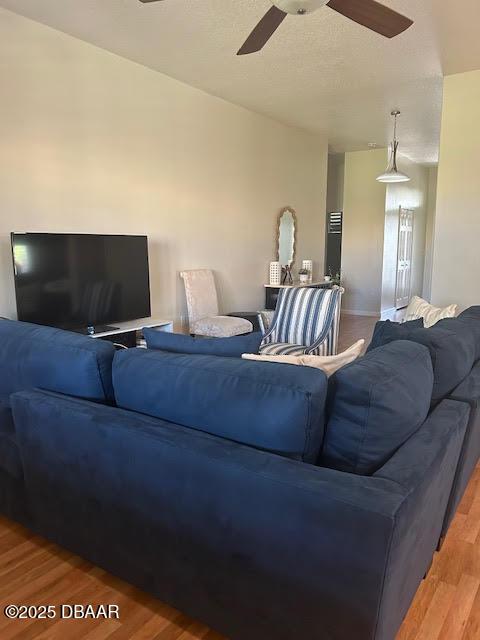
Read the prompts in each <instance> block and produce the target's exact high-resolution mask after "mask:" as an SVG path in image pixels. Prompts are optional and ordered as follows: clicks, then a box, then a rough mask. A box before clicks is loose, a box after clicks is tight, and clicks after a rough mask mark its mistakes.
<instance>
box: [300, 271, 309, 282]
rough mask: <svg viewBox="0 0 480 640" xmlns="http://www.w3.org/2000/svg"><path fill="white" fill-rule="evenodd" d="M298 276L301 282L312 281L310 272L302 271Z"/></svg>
mask: <svg viewBox="0 0 480 640" xmlns="http://www.w3.org/2000/svg"><path fill="white" fill-rule="evenodd" d="M298 277H299V278H300V284H309V283H310V282H311V276H310V274H309V273H301V274H300V275H299V276H298Z"/></svg>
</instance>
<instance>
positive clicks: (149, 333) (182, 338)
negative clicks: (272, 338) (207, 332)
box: [143, 327, 262, 358]
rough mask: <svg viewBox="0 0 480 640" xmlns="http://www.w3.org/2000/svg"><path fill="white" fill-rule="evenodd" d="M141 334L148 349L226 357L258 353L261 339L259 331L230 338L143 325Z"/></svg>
mask: <svg viewBox="0 0 480 640" xmlns="http://www.w3.org/2000/svg"><path fill="white" fill-rule="evenodd" d="M143 336H144V338H145V340H146V342H147V348H148V349H159V350H161V351H170V352H172V353H186V354H201V355H204V356H223V357H228V358H240V357H241V355H242V353H245V352H246V351H251V352H257V353H258V350H259V348H260V343H261V341H262V334H261V332H260V331H258V332H255V333H248V334H247V335H243V336H234V337H232V338H193V337H192V336H189V335H185V334H183V333H167V332H165V331H157V330H156V329H151V328H147V327H145V329H143Z"/></svg>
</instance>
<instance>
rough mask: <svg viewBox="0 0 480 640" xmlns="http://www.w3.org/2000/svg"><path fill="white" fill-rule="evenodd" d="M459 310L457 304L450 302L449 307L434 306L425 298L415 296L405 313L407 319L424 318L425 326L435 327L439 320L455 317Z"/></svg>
mask: <svg viewBox="0 0 480 640" xmlns="http://www.w3.org/2000/svg"><path fill="white" fill-rule="evenodd" d="M457 312H458V305H457V304H450V305H448V307H443V309H441V308H440V307H434V306H433V304H430V303H429V302H427V301H426V300H424V299H423V298H419V297H418V296H413V298H412V299H411V300H410V302H409V304H408V307H407V311H406V313H405V321H406V322H408V321H409V320H416V319H417V318H423V322H424V325H425V328H426V329H428V327H433V325H434V324H436V323H437V322H438V321H439V320H442V319H443V318H454V317H455V316H456V315H457Z"/></svg>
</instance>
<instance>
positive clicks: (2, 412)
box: [0, 399, 15, 435]
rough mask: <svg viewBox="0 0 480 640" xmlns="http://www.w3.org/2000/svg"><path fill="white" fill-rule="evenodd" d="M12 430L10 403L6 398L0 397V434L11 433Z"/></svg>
mask: <svg viewBox="0 0 480 640" xmlns="http://www.w3.org/2000/svg"><path fill="white" fill-rule="evenodd" d="M14 431H15V429H14V426H13V418H12V410H11V409H10V405H9V403H8V402H7V401H6V400H2V399H0V434H5V435H12V434H13V433H14Z"/></svg>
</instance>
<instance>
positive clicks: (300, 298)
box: [260, 287, 343, 356]
mask: <svg viewBox="0 0 480 640" xmlns="http://www.w3.org/2000/svg"><path fill="white" fill-rule="evenodd" d="M342 293H343V289H342V288H341V287H333V288H332V289H313V288H309V287H292V288H288V289H282V290H281V291H280V295H279V296H278V302H277V308H276V309H275V313H274V316H273V319H272V324H271V326H270V328H269V330H268V331H267V333H266V334H265V336H264V338H263V340H262V344H261V345H260V353H261V354H262V355H294V356H299V355H319V356H332V355H335V354H336V353H337V344H338V329H339V324H340V305H341V299H342Z"/></svg>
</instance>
